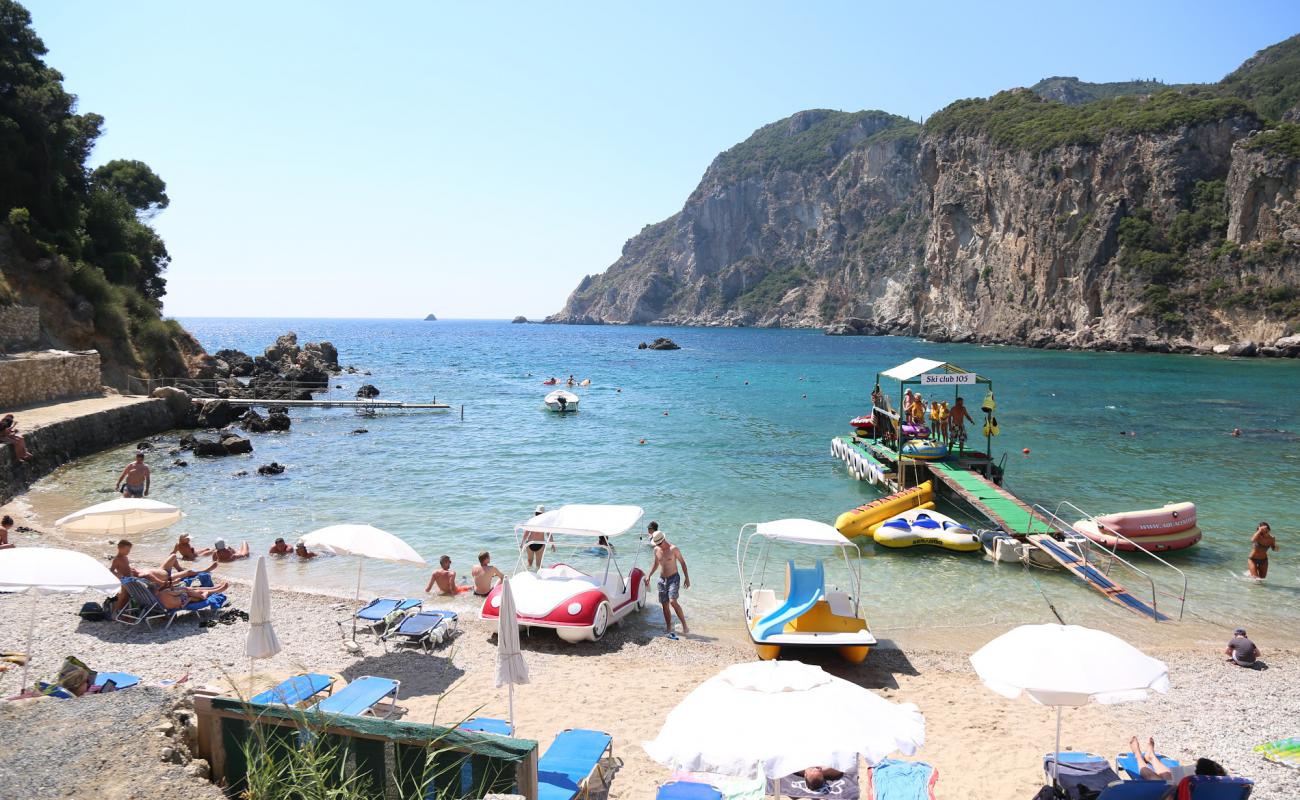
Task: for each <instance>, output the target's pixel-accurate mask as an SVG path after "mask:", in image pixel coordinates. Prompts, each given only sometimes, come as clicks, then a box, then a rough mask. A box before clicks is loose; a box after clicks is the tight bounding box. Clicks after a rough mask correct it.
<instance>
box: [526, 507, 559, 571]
mask: <svg viewBox="0 0 1300 800" xmlns="http://www.w3.org/2000/svg"><path fill="white" fill-rule="evenodd" d="M544 511H546V506H538V507H537V508H534V509H533V516H534V517H535V516H537V515H538V514H541V513H542V512H544ZM554 549H555V545H551V550H554ZM524 550H525V554H526V555H527V556H528V569H541V568H542V553H543V552H544V551H545V550H546V534H544V533H542V532H540V531H524ZM534 563H535V564H536V567H534Z"/></svg>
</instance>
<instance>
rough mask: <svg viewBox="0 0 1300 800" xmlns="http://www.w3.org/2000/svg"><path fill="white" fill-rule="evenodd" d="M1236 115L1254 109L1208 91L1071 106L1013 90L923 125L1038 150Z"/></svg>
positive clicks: (963, 104) (951, 109) (956, 106)
mask: <svg viewBox="0 0 1300 800" xmlns="http://www.w3.org/2000/svg"><path fill="white" fill-rule="evenodd" d="M1235 116H1244V117H1250V116H1253V112H1252V111H1251V109H1250V106H1249V105H1247V104H1246V103H1245V101H1242V100H1238V99H1236V98H1231V97H1216V96H1214V95H1211V94H1209V93H1207V92H1194V93H1184V92H1178V91H1174V90H1169V91H1165V92H1161V93H1160V94H1157V95H1155V96H1153V97H1115V98H1111V99H1108V100H1097V101H1095V102H1092V103H1087V104H1085V105H1081V106H1070V105H1066V104H1064V103H1057V102H1055V101H1051V100H1044V99H1043V98H1041V97H1039V96H1038V95H1036V94H1034V93H1033V92H1030V91H1027V90H1023V89H1017V90H1012V91H1009V92H999V93H997V94H995V95H993V96H992V97H990V98H988V99H982V98H976V99H971V100H958V101H957V102H955V103H953V104H952V105H950V106H948V107H947V108H945V109H943V110H942V111H938V112H936V113H935V114H934V115H933V116H931V117H930V118H929V119H928V120H926V122H925V130H926V132H928V133H934V134H939V135H944V136H952V135H955V134H985V135H987V136H988V137H989V138H990V139H992V140H993V142H994V143H995V144H997V145H999V146H1001V147H1007V148H1013V149H1017V150H1029V151H1036V152H1042V151H1045V150H1050V149H1052V148H1053V147H1059V146H1061V145H1067V144H1096V143H1098V142H1100V141H1101V140H1102V139H1103V138H1104V137H1105V136H1106V134H1108V133H1125V134H1138V133H1159V132H1162V131H1169V130H1173V129H1175V128H1178V127H1181V126H1183V125H1193V124H1196V123H1201V122H1211V121H1213V120H1218V119H1224V118H1226V117H1235Z"/></svg>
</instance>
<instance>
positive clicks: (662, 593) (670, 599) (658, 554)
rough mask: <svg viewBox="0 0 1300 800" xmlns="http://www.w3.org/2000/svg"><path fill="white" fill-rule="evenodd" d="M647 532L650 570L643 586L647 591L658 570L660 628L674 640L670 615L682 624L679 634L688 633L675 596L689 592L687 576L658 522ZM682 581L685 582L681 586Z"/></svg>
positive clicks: (675, 548) (683, 566)
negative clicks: (651, 562)
mask: <svg viewBox="0 0 1300 800" xmlns="http://www.w3.org/2000/svg"><path fill="white" fill-rule="evenodd" d="M647 532H648V533H649V534H650V544H651V545H653V547H652V549H651V550H650V557H651V559H653V561H654V563H653V564H652V565H651V566H650V574H649V575H646V577H645V585H646V588H647V589H649V588H650V579H651V578H653V577H654V574H655V571H656V570H658V571H659V605H661V606H663V609H664V627H665V628H667V629H668V637H669V638H670V639H676V638H677V634H675V633H673V611H676V612H677V618H678V619H680V620H681V621H682V633H690V632H691V629H690V628H688V627H686V614H685V613H684V612H683V611H682V607H681V605H680V604H679V603H678V602H677V595H678V593H679V592H680V591H681V589H683V588H685V589H689V588H691V572H690V570H688V569H687V568H686V559H685V558H682V551H681V550H678V549H677V546H676V545H674V544H673V543H671V542H669V541H668V537H667V536H664V532H663V531H661V530H659V523H658V522H651V523H650V526H649V527H648V528H647ZM678 565H680V566H681V570H682V571H681V572H680V573H679V572H678V571H677V568H678ZM683 578H685V583H684V584H683V582H682V579H683Z"/></svg>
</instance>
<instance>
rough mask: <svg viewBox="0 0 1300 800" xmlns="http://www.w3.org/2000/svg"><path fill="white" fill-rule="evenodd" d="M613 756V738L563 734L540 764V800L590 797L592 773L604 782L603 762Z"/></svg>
mask: <svg viewBox="0 0 1300 800" xmlns="http://www.w3.org/2000/svg"><path fill="white" fill-rule="evenodd" d="M607 755H608V756H610V757H612V756H613V755H614V738H613V737H612V736H610V735H609V734H608V733H603V732H601V731H589V730H583V729H582V728H570V729H568V730H566V731H562V732H561V733H560V735H559V736H556V737H555V741H553V742H551V745H550V746H549V747H547V748H546V752H545V753H543V754H542V757H541V758H539V759H538V760H537V800H573V798H575V797H578V796H581V797H583V798H586V797H588V791H589V787H588V783H589V782H590V780H591V776H592V773H598V774H599V775H600V780H601V783H604V782H605V772H604V770H603V769H601V766H600V762H601V761H602V760H603V759H604V758H605V757H606V756H607Z"/></svg>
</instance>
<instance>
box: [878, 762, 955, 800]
mask: <svg viewBox="0 0 1300 800" xmlns="http://www.w3.org/2000/svg"><path fill="white" fill-rule="evenodd" d="M938 780H939V770H937V769H935V768H934V767H933V766H931V765H930V764H927V763H925V762H924V761H899V760H897V759H893V758H886V759H884V760H883V761H881V762H880V763H879V764H877V765H876V766H874V767H872V768H871V769H870V770H868V772H867V795H868V797H870V798H872V800H934V784H935V783H936V782H938Z"/></svg>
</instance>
